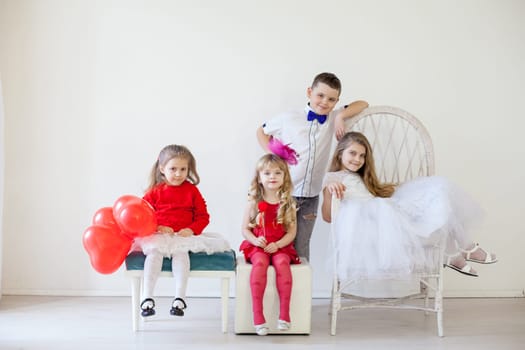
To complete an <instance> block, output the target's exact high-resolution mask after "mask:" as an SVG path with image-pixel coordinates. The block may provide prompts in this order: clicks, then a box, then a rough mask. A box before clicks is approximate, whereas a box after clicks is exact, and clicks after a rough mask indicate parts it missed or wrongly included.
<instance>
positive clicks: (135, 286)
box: [131, 277, 140, 332]
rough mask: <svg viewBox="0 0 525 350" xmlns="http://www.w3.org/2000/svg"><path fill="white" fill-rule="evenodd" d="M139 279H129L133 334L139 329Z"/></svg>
mask: <svg viewBox="0 0 525 350" xmlns="http://www.w3.org/2000/svg"><path fill="white" fill-rule="evenodd" d="M139 308H140V277H131V322H132V326H133V332H136V331H137V330H138V329H139Z"/></svg>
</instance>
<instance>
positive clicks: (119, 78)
mask: <svg viewBox="0 0 525 350" xmlns="http://www.w3.org/2000/svg"><path fill="white" fill-rule="evenodd" d="M524 14H525V3H524V2H522V1H519V0H514V1H513V0H500V1H489V0H463V1H456V0H441V1H437V0H436V1H430V0H427V1H416V0H398V1H389V0H376V1H357V0H356V1H336V0H326V1H322V2H319V1H311V0H294V1H291V0H290V1H282V0H267V1H248V0H244V1H242V0H238V1H236V0H226V1H214V0H200V1H197V0H196V1H160V0H155V1H147V2H146V1H124V0H122V1H118V0H112V1H82V0H75V1H69V0H49V1H15V0H0V73H1V76H2V80H3V84H4V102H5V162H6V165H5V198H4V200H5V202H4V222H3V254H2V255H1V257H2V259H3V271H2V275H1V277H2V285H3V293H4V294H53V295H55V294H58V295H60V294H65V295H125V294H128V293H129V291H128V282H127V280H126V278H125V276H124V273H123V272H122V271H118V272H116V273H114V274H111V275H100V274H98V273H96V272H95V271H94V270H93V269H92V268H91V266H90V265H89V262H88V257H87V254H86V253H85V251H84V250H83V247H82V244H81V236H82V232H83V231H84V229H85V228H86V227H87V226H88V225H89V224H90V220H91V217H92V215H93V213H94V212H95V210H97V209H98V208H100V207H103V206H108V205H111V204H112V203H113V201H114V200H115V199H116V198H117V197H119V196H120V195H122V194H127V193H131V194H136V195H141V194H142V192H143V189H144V188H145V186H146V180H147V175H148V172H149V169H150V166H151V165H152V163H153V161H154V160H155V158H156V156H157V154H158V151H159V150H160V148H161V147H163V146H164V145H166V144H169V143H180V144H185V145H187V146H188V147H189V148H190V149H191V150H192V151H193V153H194V154H195V156H196V158H197V162H198V169H199V173H200V175H201V178H202V183H201V185H200V189H201V191H202V193H203V194H204V196H205V197H206V199H207V202H208V206H209V211H210V213H211V216H212V222H211V224H210V226H209V230H210V231H219V232H223V233H224V235H225V236H226V237H227V238H228V239H229V241H230V242H231V244H232V246H233V247H235V248H237V247H238V245H239V243H240V241H241V235H240V230H239V227H240V221H241V215H242V210H243V207H244V204H245V196H246V190H247V187H248V183H249V181H250V177H251V175H252V172H253V167H254V164H255V161H256V159H257V158H258V157H259V156H260V155H261V154H262V151H261V150H260V149H259V147H258V145H257V142H256V140H255V129H256V128H257V127H258V126H259V125H260V124H261V123H262V122H263V121H264V120H265V119H267V118H269V117H271V116H272V115H274V114H275V113H277V112H279V111H282V110H284V109H290V108H302V107H303V106H304V103H305V102H306V97H305V90H306V87H307V86H308V85H309V84H310V83H311V80H312V78H313V77H314V75H315V74H317V73H319V72H321V71H332V72H335V73H336V74H337V75H338V76H339V77H340V78H341V80H342V82H343V92H342V96H341V100H342V102H348V101H351V100H354V99H362V98H364V99H367V100H368V101H369V102H370V103H371V104H373V105H378V104H388V105H394V106H398V107H401V108H403V109H406V110H408V111H409V112H411V113H413V114H415V115H416V116H417V117H419V118H420V119H421V120H422V121H423V123H424V124H425V125H426V126H427V127H428V129H429V130H430V133H431V135H432V136H433V139H434V144H435V151H436V157H437V158H436V165H437V172H438V174H440V175H444V176H447V177H449V178H451V179H452V180H454V181H455V182H457V183H459V184H460V185H461V186H463V187H464V188H465V189H467V190H468V191H469V192H471V193H472V194H473V195H474V196H475V197H476V198H477V199H478V200H479V202H480V203H481V205H482V206H483V207H484V208H485V209H486V211H487V218H486V221H485V222H484V223H483V224H482V226H481V228H480V230H479V231H477V232H475V233H474V235H475V238H476V240H478V241H479V242H481V243H482V244H483V246H485V247H490V248H491V249H493V250H494V251H496V252H497V253H498V255H499V258H500V260H501V261H500V262H499V263H498V264H496V265H494V266H476V267H477V268H478V270H479V272H480V274H481V276H482V277H480V278H478V279H474V278H466V277H462V276H460V275H459V274H457V273H453V272H451V271H447V272H446V291H447V295H464V296H472V295H473V296H518V295H523V290H524V287H525V274H524V273H523V271H524V269H523V268H524V264H525V263H524V259H523V255H524V254H523V247H524V246H525V234H524V233H525V225H524V223H523V220H522V216H523V213H525V210H524V204H523V200H522V198H524V197H525V191H524V189H523V186H522V182H523V180H522V179H524V178H525V165H524V164H523V160H524V154H523V143H522V130H523V128H524V127H525V121H524V120H525V118H524V113H523V108H522V104H521V103H520V100H522V99H523V96H524V95H525V86H524V84H523V82H524V81H525V63H524V62H525V47H524V46H525V45H524V43H525V40H524V38H525V27H524V26H523V17H524ZM327 230H328V226H327V225H326V224H324V223H322V222H320V220H319V222H318V225H317V227H316V230H315V232H314V238H313V242H312V259H311V260H312V264H313V266H314V280H315V281H316V282H315V284H314V295H315V296H325V295H327V294H328V291H329V287H330V282H329V277H328V275H327V273H326V270H325V267H324V260H325V257H326V247H327V242H326V236H327ZM168 283H169V280H166V281H162V282H161V285H160V286H159V292H161V293H163V292H164V291H165V293H170V289H169V285H168ZM209 290H210V288H207V287H206V283H204V282H198V281H193V280H191V281H190V286H189V294H191V295H208V293H210V292H209ZM211 290H213V288H211ZM218 290H219V289H218V288H217V293H216V294H218ZM211 293H213V292H211Z"/></svg>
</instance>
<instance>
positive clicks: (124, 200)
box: [113, 194, 143, 218]
mask: <svg viewBox="0 0 525 350" xmlns="http://www.w3.org/2000/svg"><path fill="white" fill-rule="evenodd" d="M142 200H143V199H142V198H139V197H137V196H133V195H131V194H125V195H123V196H120V197H119V198H118V199H117V200H116V201H115V203H114V204H113V217H115V218H116V217H118V216H119V214H120V211H121V210H122V208H124V206H126V205H128V204H131V203H140V202H141V201H142Z"/></svg>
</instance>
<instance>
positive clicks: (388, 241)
mask: <svg viewBox="0 0 525 350" xmlns="http://www.w3.org/2000/svg"><path fill="white" fill-rule="evenodd" d="M334 181H335V182H342V183H343V184H344V185H345V186H346V191H345V195H344V198H343V200H342V201H341V203H340V206H339V211H338V214H337V216H336V217H335V218H332V222H333V225H334V226H333V229H334V239H335V242H334V243H335V247H336V254H337V257H338V259H337V262H338V264H337V267H336V268H337V273H338V276H339V278H341V279H383V278H405V277H408V275H409V274H411V273H412V272H414V271H417V270H421V269H425V268H428V265H429V264H430V261H431V257H429V256H428V250H427V249H425V247H424V244H426V243H429V242H431V241H437V240H439V238H440V237H442V235H447V240H448V243H447V245H448V248H447V250H449V251H450V249H451V247H455V242H457V243H458V244H459V245H460V246H464V245H465V244H466V243H467V242H469V239H468V236H467V232H466V229H467V226H468V224H469V223H472V222H474V221H476V220H477V219H478V218H479V217H480V216H481V211H480V209H479V207H478V206H477V204H476V203H475V202H474V201H473V200H472V199H470V197H469V196H468V195H467V194H465V193H464V192H463V191H461V190H460V189H459V188H458V187H456V186H454V185H453V184H451V183H450V182H449V181H447V180H446V179H444V178H442V177H437V176H431V177H420V178H417V179H414V180H411V181H409V182H406V183H404V184H402V185H401V186H399V187H398V188H397V189H396V191H395V193H394V195H393V196H392V197H390V198H379V197H374V196H373V195H372V194H371V193H370V192H369V191H368V189H367V188H366V186H365V184H364V182H363V180H362V178H361V177H360V176H359V175H358V174H356V173H352V172H349V171H346V170H345V171H339V172H332V173H328V174H326V176H325V179H324V185H323V187H324V186H326V185H327V184H329V183H331V182H334Z"/></svg>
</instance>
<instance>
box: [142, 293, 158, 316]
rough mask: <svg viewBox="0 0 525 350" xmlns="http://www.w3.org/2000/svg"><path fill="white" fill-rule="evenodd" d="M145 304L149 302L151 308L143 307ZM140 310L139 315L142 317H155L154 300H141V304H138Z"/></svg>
mask: <svg viewBox="0 0 525 350" xmlns="http://www.w3.org/2000/svg"><path fill="white" fill-rule="evenodd" d="M147 302H151V303H152V304H153V306H152V307H149V306H146V305H144V304H146V303H147ZM140 309H141V310H142V312H141V313H140V314H141V315H142V317H148V316H153V315H155V300H153V299H151V298H146V299H144V300H142V303H140Z"/></svg>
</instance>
